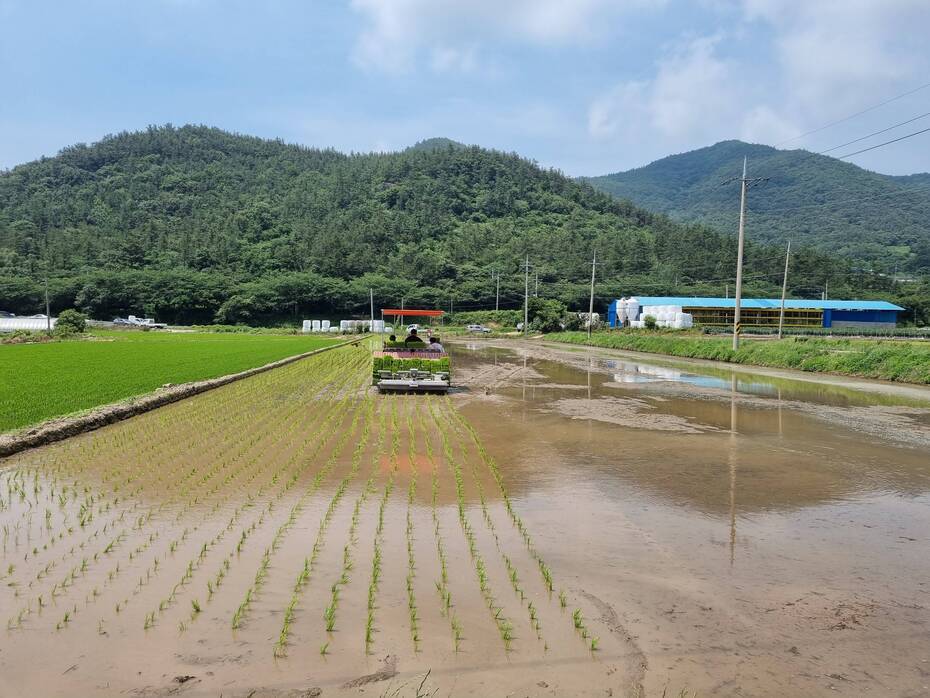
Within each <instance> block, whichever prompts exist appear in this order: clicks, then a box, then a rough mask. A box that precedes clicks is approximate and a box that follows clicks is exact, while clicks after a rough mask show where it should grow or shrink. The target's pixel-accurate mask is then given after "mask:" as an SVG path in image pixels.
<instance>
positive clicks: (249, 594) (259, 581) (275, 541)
mask: <svg viewBox="0 0 930 698" xmlns="http://www.w3.org/2000/svg"><path fill="white" fill-rule="evenodd" d="M362 384H363V381H361V380H360V381H359V383H358V386H357V387H358V388H360V387H361V386H362ZM346 397H348V395H347V396H346ZM357 401H358V400H357V399H356V406H357ZM358 418H359V411H358V410H357V409H355V410H353V418H352V423H351V425H350V427H349V428H348V429H345V430H343V431H342V433H341V434H340V435H339V439H338V441H337V442H336V444H335V445H334V446H333V449H332V454H331V456H330V458H329V460H328V461H327V462H326V463H325V464H324V466H323V467H322V468H321V469H320V470H319V472H318V473H317V474H316V476H315V477H314V479H313V481H312V482H311V484H310V486H309V487H308V488H307V489H306V490H305V491H304V493H303V494H302V495H301V497H300V498H299V499H298V500H297V501H296V502H295V503H294V505H293V506H292V507H291V510H290V512H289V514H288V517H287V519H286V520H285V521H284V522H283V523H282V524H281V525H280V526H279V527H278V529H277V531H275V534H274V537H273V538H272V539H271V545H270V546H269V547H268V548H266V549H265V552H264V554H263V555H262V558H261V560H260V561H259V566H258V570H257V571H256V573H255V578H254V580H253V582H252V584H251V586H250V587H249V588H248V589H247V590H246V593H245V597H244V598H243V601H242V603H241V604H240V605H239V607H238V608H237V609H236V612H235V613H234V614H233V617H232V627H233V629H234V630H235V629H238V628H239V627H240V626H241V625H242V623H243V621H244V620H245V618H246V616H247V614H248V611H249V608H250V607H251V605H252V602H253V601H254V599H255V595H256V594H257V593H258V592H259V591H260V590H261V588H262V586H263V585H264V582H265V578H266V576H267V571H268V566H269V564H270V562H271V557H272V556H273V555H274V553H275V552H277V550H278V547H279V546H280V544H281V542H282V541H283V539H284V537H285V536H286V535H287V532H288V531H289V530H290V528H291V526H293V524H294V522H295V521H296V520H297V516H298V515H299V514H300V512H301V510H302V509H303V507H304V505H305V504H306V502H307V501H308V500H309V499H310V498H311V497H312V496H313V495H314V494H315V493H316V491H317V490H318V489H319V487H320V485H321V484H322V482H323V480H324V478H326V477H327V476H328V475H329V473H330V471H331V470H332V468H333V466H334V465H335V463H336V459H337V458H338V455H339V454H340V453H341V451H342V448H343V447H344V446H345V444H346V442H347V441H348V440H349V438H350V437H351V436H352V435H353V434H354V433H355V429H356V426H357V424H358ZM328 436H329V435H327V437H326V438H327V439H328ZM322 445H323V444H321V446H322Z"/></svg>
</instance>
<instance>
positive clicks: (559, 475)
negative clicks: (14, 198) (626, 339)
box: [0, 341, 930, 698]
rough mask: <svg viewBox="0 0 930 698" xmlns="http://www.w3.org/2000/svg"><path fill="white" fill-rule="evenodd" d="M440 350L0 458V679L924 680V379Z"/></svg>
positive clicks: (170, 689) (379, 687)
mask: <svg viewBox="0 0 930 698" xmlns="http://www.w3.org/2000/svg"><path fill="white" fill-rule="evenodd" d="M452 350H453V354H454V360H455V366H456V383H458V384H460V386H461V387H460V388H459V389H457V390H456V391H455V392H454V393H453V394H451V395H450V396H449V397H448V398H446V397H438V396H410V395H393V396H381V395H378V394H377V393H375V392H373V391H372V390H371V389H370V386H369V383H370V364H369V361H370V355H369V353H368V351H367V350H366V349H365V348H364V347H362V348H353V347H345V348H340V349H336V350H332V351H329V352H326V353H324V354H320V355H318V356H314V357H311V358H308V359H305V360H302V361H300V362H297V363H295V364H292V365H290V366H287V367H284V368H280V369H276V370H274V371H272V372H269V373H266V374H262V375H259V376H255V377H252V378H249V379H246V380H243V381H240V382H238V383H234V384H231V385H228V386H225V387H223V388H219V389H217V390H214V391H212V392H209V393H204V394H202V395H199V396H197V397H194V398H191V399H189V400H185V401H182V402H179V403H175V404H173V405H171V406H168V407H165V408H161V409H158V410H156V411H153V412H150V413H148V414H145V415H141V416H138V417H135V418H133V419H130V420H127V421H125V422H122V423H120V424H115V425H112V426H109V427H106V428H104V429H100V430H99V431H95V432H92V433H89V434H86V435H84V436H81V437H77V438H73V439H70V440H68V441H65V442H60V443H57V444H52V445H49V446H46V447H43V448H39V449H35V450H32V451H28V452H24V453H22V454H19V455H18V456H15V457H11V458H7V459H5V460H2V461H0V611H2V617H0V622H2V623H3V624H4V625H3V626H2V627H0V696H7V695H9V696H23V695H41V696H56V695H60V696H109V695H130V696H165V695H189V696H220V695H222V696H252V697H253V698H254V697H257V696H266V697H269V696H278V697H283V696H288V697H294V698H296V697H297V696H316V695H323V696H329V695H332V696H355V695H375V696H413V695H433V694H435V695H442V696H446V695H451V696H458V695H475V696H498V695H500V696H507V695H520V696H523V695H526V696H576V695H590V696H609V695H615V696H641V695H649V696H651V695H655V696H661V695H678V694H679V692H680V691H682V690H688V691H691V692H696V693H697V695H737V696H738V695H746V696H749V695H752V696H758V695H763V696H764V695H773V696H774V695H778V696H784V695H805V696H807V695H810V696H817V695H836V694H840V695H850V696H860V695H876V696H878V695H882V696H886V695H901V696H911V695H925V694H927V692H928V688H927V686H928V684H930V611H928V604H930V598H928V597H930V581H928V580H930V545H928V541H927V530H930V528H928V527H930V507H928V505H930V495H928V491H930V456H928V453H930V392H928V391H925V390H921V389H916V388H915V389H897V391H896V392H892V391H890V390H885V389H884V388H883V387H881V385H880V384H874V383H871V384H867V386H868V387H869V389H868V390H864V389H862V387H863V386H859V385H858V384H854V383H848V384H847V383H842V382H840V383H836V384H830V385H827V384H821V383H817V382H814V381H810V380H806V381H802V380H796V379H793V378H791V377H785V376H771V375H762V374H757V373H752V372H747V371H743V370H741V371H739V372H738V373H732V372H730V371H729V370H727V369H721V368H719V367H707V366H701V365H696V364H682V363H676V364H671V363H667V362H659V361H643V360H642V359H640V358H636V357H632V356H622V355H620V354H617V353H611V352H604V351H602V350H596V351H587V350H579V349H571V350H561V349H557V348H551V347H546V346H538V345H533V344H522V343H510V344H508V343H503V342H494V341H480V342H475V343H461V344H455V345H453V347H452ZM876 386H878V387H876Z"/></svg>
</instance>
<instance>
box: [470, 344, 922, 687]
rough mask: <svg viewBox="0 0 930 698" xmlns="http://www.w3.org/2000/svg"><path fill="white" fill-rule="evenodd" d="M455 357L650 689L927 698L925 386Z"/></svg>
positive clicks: (519, 482) (525, 353)
mask: <svg viewBox="0 0 930 698" xmlns="http://www.w3.org/2000/svg"><path fill="white" fill-rule="evenodd" d="M455 348H456V350H457V351H456V360H457V362H456V370H457V373H456V378H457V382H458V383H459V385H460V390H459V392H458V393H457V394H456V396H455V400H456V402H457V404H458V406H459V408H460V409H461V411H462V412H463V414H464V415H466V417H468V419H470V420H471V421H472V422H473V423H474V424H475V426H476V428H477V429H478V430H479V431H480V432H481V434H482V436H483V438H484V439H485V441H486V443H487V447H488V450H489V452H490V453H491V454H492V456H493V457H494V458H495V459H496V460H497V461H498V462H500V463H506V464H508V469H507V475H508V479H509V482H510V484H511V487H512V488H514V490H515V491H517V492H519V493H520V494H519V496H518V497H515V498H514V500H513V501H514V505H515V506H517V507H519V508H520V509H521V511H523V512H525V513H524V520H525V521H526V522H527V525H528V526H530V527H532V528H533V529H535V530H537V531H539V534H538V535H537V544H538V545H539V546H540V547H541V548H544V549H546V550H549V551H551V552H550V554H549V557H550V558H551V564H552V565H553V569H559V570H567V571H569V575H570V581H569V584H570V586H571V588H572V589H573V591H574V592H575V593H577V594H579V595H580V596H582V597H584V598H585V599H587V600H588V601H589V602H591V603H592V604H593V605H594V606H595V608H596V609H598V613H599V614H600V620H601V622H602V624H603V625H604V626H606V627H608V628H609V629H610V630H609V632H611V633H612V634H613V635H615V636H618V637H621V638H627V641H626V642H627V646H628V647H635V648H636V652H638V654H635V655H632V656H637V657H641V660H640V664H641V666H642V667H644V668H643V670H642V674H641V676H642V678H641V679H638V680H641V681H642V685H643V687H644V690H645V693H646V694H647V695H665V694H668V695H677V694H678V692H679V691H680V690H683V689H687V690H689V691H696V692H697V694H698V695H727V696H730V695H747V696H748V695H752V696H760V695H762V696H769V695H771V696H776V695H777V696H784V695H805V696H820V695H824V696H825V695H837V694H839V695H850V696H863V695H875V696H879V695H881V696H886V695H896V696H899V695H900V696H905V695H907V696H911V695H930V688H928V686H930V654H928V651H927V648H928V647H930V581H928V579H930V540H928V534H927V531H928V530H930V430H928V426H930V390H927V389H921V388H910V387H908V388H906V389H905V390H898V389H897V387H896V386H887V384H883V383H879V382H866V381H844V380H842V379H835V378H831V379H828V380H827V382H826V383H823V384H822V383H818V382H817V381H816V380H812V378H811V377H810V376H794V375H792V374H791V373H790V372H784V371H778V372H754V371H747V370H745V368H742V367H741V368H740V369H738V370H732V371H731V370H729V369H726V368H720V367H718V366H709V365H705V364H701V363H691V362H664V361H652V360H651V357H650V360H643V359H642V358H641V357H640V356H636V355H629V354H623V353H620V352H609V351H603V350H587V349H586V350H582V351H578V350H576V349H575V348H566V349H564V350H563V349H561V348H559V347H553V346H549V345H540V344H536V343H532V342H525V343H519V342H495V341H474V342H468V343H463V344H461V345H458V346H457V347H455ZM602 605H603V606H602ZM624 670H625V672H626V673H627V675H628V676H633V675H635V668H634V666H633V663H631V662H630V661H628V662H627V663H626V665H625V666H624ZM666 692H667V693H666Z"/></svg>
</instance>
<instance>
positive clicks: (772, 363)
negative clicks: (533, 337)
mask: <svg viewBox="0 0 930 698" xmlns="http://www.w3.org/2000/svg"><path fill="white" fill-rule="evenodd" d="M546 339H549V340H553V341H557V342H567V343H570V344H591V345H592V346H596V347H605V348H609V349H626V350H629V351H642V352H649V353H652V354H666V355H668V356H683V357H687V358H692V359H710V360H713V361H729V362H731V363H737V364H749V365H753V366H769V367H774V368H791V369H796V370H799V371H814V372H825V373H838V374H842V375H847V376H861V377H863V378H879V379H883V380H890V381H898V382H902V383H920V384H930V342H921V341H902V340H867V339H815V338H808V337H792V338H789V339H782V340H748V341H743V342H742V344H741V345H740V348H739V349H738V350H737V351H733V349H732V346H731V345H732V340H731V339H730V338H729V337H728V338H726V339H720V338H709V337H702V336H695V335H689V334H683V333H671V332H644V331H637V330H631V331H620V332H596V333H594V334H593V335H592V337H591V340H590V342H589V341H588V337H587V334H586V333H584V332H557V333H554V334H549V335H546Z"/></svg>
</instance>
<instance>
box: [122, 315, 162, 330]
mask: <svg viewBox="0 0 930 698" xmlns="http://www.w3.org/2000/svg"><path fill="white" fill-rule="evenodd" d="M126 319H127V321H128V324H130V325H133V326H134V327H146V328H148V329H152V330H163V329H165V328H166V327H167V326H168V325H167V324H165V323H164V322H155V321H154V320H153V319H152V318H150V317H136V316H135V315H130V316H129V317H128V318H126Z"/></svg>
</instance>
